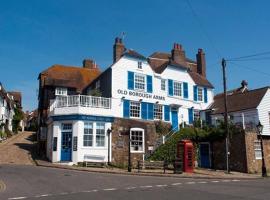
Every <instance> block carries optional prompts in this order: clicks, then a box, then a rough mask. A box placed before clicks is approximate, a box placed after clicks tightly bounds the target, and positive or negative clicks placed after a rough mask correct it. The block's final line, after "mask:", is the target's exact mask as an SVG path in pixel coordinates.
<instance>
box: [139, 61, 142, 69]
mask: <svg viewBox="0 0 270 200" xmlns="http://www.w3.org/2000/svg"><path fill="white" fill-rule="evenodd" d="M138 69H142V62H141V61H138Z"/></svg>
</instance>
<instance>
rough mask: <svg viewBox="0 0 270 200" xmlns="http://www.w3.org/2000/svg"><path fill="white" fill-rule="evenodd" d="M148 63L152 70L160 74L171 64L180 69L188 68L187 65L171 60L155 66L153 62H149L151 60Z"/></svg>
mask: <svg viewBox="0 0 270 200" xmlns="http://www.w3.org/2000/svg"><path fill="white" fill-rule="evenodd" d="M149 64H150V66H151V67H152V69H153V70H154V72H155V73H158V74H161V73H162V72H163V71H164V70H165V69H166V68H167V67H168V66H173V67H176V68H178V69H182V70H189V68H188V67H186V66H183V65H180V64H178V63H176V62H174V61H172V60H170V61H166V62H164V63H163V64H162V65H160V66H159V65H158V66H155V65H154V64H153V63H152V64H151V61H149Z"/></svg>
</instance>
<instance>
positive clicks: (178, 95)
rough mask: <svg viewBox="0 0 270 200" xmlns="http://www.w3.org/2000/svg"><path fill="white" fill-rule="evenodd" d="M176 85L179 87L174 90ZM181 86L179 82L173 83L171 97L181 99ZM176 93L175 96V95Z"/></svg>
mask: <svg viewBox="0 0 270 200" xmlns="http://www.w3.org/2000/svg"><path fill="white" fill-rule="evenodd" d="M176 85H180V88H176ZM182 86H183V84H182V82H179V81H173V96H176V97H182V95H183V94H182V93H183V88H182ZM176 92H177V94H176ZM178 92H180V94H178Z"/></svg>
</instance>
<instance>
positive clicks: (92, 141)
mask: <svg viewBox="0 0 270 200" xmlns="http://www.w3.org/2000/svg"><path fill="white" fill-rule="evenodd" d="M86 124H91V125H92V134H89V133H88V134H85V130H86V127H85V125H86ZM89 129H90V128H88V131H89ZM83 130H84V132H83V147H94V123H93V122H84V128H83ZM85 136H92V140H91V145H85ZM89 141H90V140H89V139H88V140H87V142H89Z"/></svg>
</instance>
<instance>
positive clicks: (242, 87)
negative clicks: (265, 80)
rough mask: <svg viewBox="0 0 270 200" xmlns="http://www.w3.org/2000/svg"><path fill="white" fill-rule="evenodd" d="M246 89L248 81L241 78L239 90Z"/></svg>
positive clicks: (243, 90)
mask: <svg viewBox="0 0 270 200" xmlns="http://www.w3.org/2000/svg"><path fill="white" fill-rule="evenodd" d="M246 90H248V82H247V81H246V80H242V82H241V91H242V92H245V91H246Z"/></svg>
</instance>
